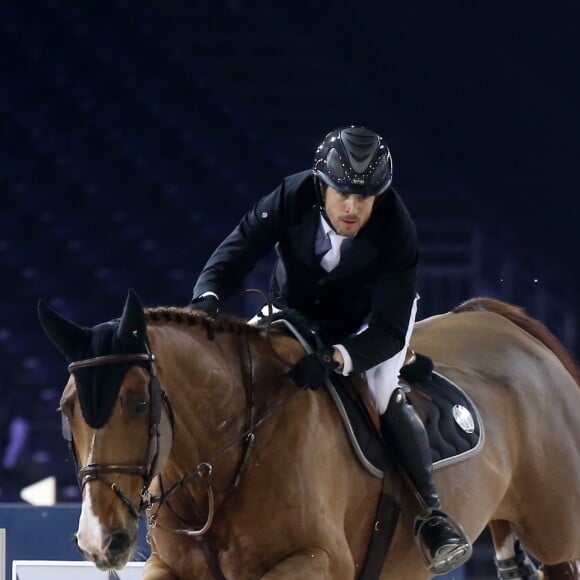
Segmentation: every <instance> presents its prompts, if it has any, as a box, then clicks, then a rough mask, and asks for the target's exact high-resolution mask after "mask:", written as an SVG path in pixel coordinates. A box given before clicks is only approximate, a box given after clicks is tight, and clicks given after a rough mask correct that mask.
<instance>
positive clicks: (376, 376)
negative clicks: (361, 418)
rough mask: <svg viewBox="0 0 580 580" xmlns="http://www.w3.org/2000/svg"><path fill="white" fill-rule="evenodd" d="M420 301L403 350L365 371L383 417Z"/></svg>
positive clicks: (264, 310) (254, 320)
mask: <svg viewBox="0 0 580 580" xmlns="http://www.w3.org/2000/svg"><path fill="white" fill-rule="evenodd" d="M418 300H419V295H417V296H416V298H415V300H414V301H413V306H412V307H411V315H410V317H409V325H408V326H407V334H406V335H405V345H404V346H403V348H402V349H401V350H400V351H399V352H398V353H397V354H395V355H393V356H392V357H391V358H388V359H387V360H385V361H383V362H382V363H379V364H378V365H376V366H374V367H372V368H370V369H368V370H367V371H365V375H366V379H367V383H368V386H369V392H370V394H371V398H372V400H373V403H374V404H375V408H376V409H377V411H378V412H379V414H380V415H382V414H383V413H384V412H385V411H386V410H387V406H388V405H389V401H390V400H391V395H392V394H393V392H394V391H395V389H396V388H397V387H398V386H399V372H400V370H401V367H402V366H403V364H404V363H405V356H406V354H407V348H408V346H409V342H410V340H411V334H412V333H413V326H414V324H415V316H416V315H417V301H418ZM272 311H273V312H279V308H275V307H272ZM261 312H262V316H267V315H268V307H267V306H264V307H263V308H262V309H261ZM260 320H262V317H260V316H259V314H256V315H255V316H253V317H252V318H250V320H248V324H252V325H255V324H257V323H258V322H259V321H260ZM366 328H367V325H366V324H365V325H364V326H363V327H362V328H361V329H360V330H359V331H358V333H357V334H360V333H361V332H362V331H363V330H366Z"/></svg>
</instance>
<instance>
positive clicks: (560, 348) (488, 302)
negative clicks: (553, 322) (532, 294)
mask: <svg viewBox="0 0 580 580" xmlns="http://www.w3.org/2000/svg"><path fill="white" fill-rule="evenodd" d="M474 311H485V312H495V313H496V314H499V315H500V316H503V317H504V318H507V319H508V320H510V321H511V322H513V323H514V324H516V325H517V326H519V327H520V328H521V329H522V330H524V331H525V332H527V333H528V334H530V335H531V336H533V337H534V338H536V339H537V340H539V341H540V342H541V343H543V344H544V345H546V347H548V348H549V349H550V350H551V351H552V352H553V353H554V354H555V355H556V356H557V357H558V359H560V362H561V363H562V364H563V365H564V368H565V369H566V370H567V371H568V372H569V373H570V374H571V375H572V377H573V378H574V380H575V381H576V384H577V385H578V386H580V369H579V368H578V366H577V365H576V363H575V362H574V360H573V359H572V356H571V355H570V353H569V352H568V351H567V350H566V347H565V346H564V345H563V344H562V343H561V342H560V341H559V340H558V339H557V338H556V337H555V336H554V335H553V334H552V332H550V330H548V328H547V327H546V326H545V325H544V324H543V323H541V322H540V321H539V320H536V319H535V318H532V317H531V316H530V315H529V314H528V313H527V312H526V311H525V310H524V309H523V308H520V307H519V306H514V305H513V304H507V303H506V302H502V301H501V300H496V299H495V298H472V299H471V300H468V301H467V302H464V303H463V304H460V305H459V306H457V307H456V308H454V309H453V310H452V312H454V313H456V314H457V313H459V312H474Z"/></svg>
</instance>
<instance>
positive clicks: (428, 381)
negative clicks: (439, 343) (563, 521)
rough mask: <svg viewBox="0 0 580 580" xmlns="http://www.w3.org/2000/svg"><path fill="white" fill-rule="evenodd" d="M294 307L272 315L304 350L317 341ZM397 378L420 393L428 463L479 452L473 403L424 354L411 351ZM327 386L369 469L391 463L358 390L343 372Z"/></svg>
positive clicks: (317, 344) (379, 471)
mask: <svg viewBox="0 0 580 580" xmlns="http://www.w3.org/2000/svg"><path fill="white" fill-rule="evenodd" d="M293 313H294V311H288V310H285V311H282V312H281V313H279V314H278V315H276V316H275V317H274V320H275V324H276V325H280V324H281V325H284V326H285V327H286V329H287V330H288V332H290V334H292V335H293V336H294V337H296V338H297V339H298V340H299V341H300V342H301V343H302V344H303V345H304V347H305V348H306V350H307V351H310V350H316V349H317V348H319V347H320V341H319V340H318V338H317V335H316V332H315V330H314V329H313V328H312V327H310V326H309V325H308V321H306V320H305V319H303V318H301V317H300V316H298V317H296V316H294V315H293ZM400 376H401V378H402V379H403V380H404V381H405V382H406V383H407V385H408V386H409V390H410V391H411V393H410V398H411V399H413V398H415V397H413V391H414V390H415V391H416V392H418V393H421V394H423V395H424V396H421V397H420V399H421V403H420V404H421V406H422V407H423V408H422V409H419V411H420V415H422V416H424V417H426V418H425V420H424V423H425V428H426V430H427V435H428V437H429V444H430V447H431V454H432V457H433V468H434V469H437V468H439V467H443V466H444V465H449V464H451V463H456V462H458V461H463V460H465V459H467V458H468V457H471V456H472V455H475V454H476V453H478V452H479V451H480V450H481V448H482V447H483V441H484V430H483V425H482V423H481V419H480V417H479V413H478V412H477V409H476V408H475V405H474V404H473V403H472V401H471V400H470V399H469V397H468V396H467V395H466V394H465V393H464V392H463V391H462V390H461V388H460V387H459V386H457V385H456V384H455V383H452V382H451V381H450V380H449V379H447V378H445V377H444V376H443V375H441V374H440V373H438V372H436V371H434V370H433V363H432V361H431V359H429V358H428V357H426V356H424V355H421V354H419V353H416V354H415V357H414V360H413V362H411V363H409V364H407V365H405V366H404V367H403V368H402V369H401V372H400ZM327 388H328V390H329V392H330V394H331V396H332V398H333V400H334V402H335V404H336V405H337V407H338V410H339V414H340V416H341V418H342V421H343V423H344V427H345V429H346V432H347V434H348V436H349V439H350V442H351V445H352V447H353V449H354V451H355V455H356V456H357V457H358V459H359V461H360V462H361V464H362V465H363V467H365V469H367V471H369V472H370V473H371V474H372V475H374V476H376V477H382V473H383V472H384V471H385V470H386V469H388V468H389V467H390V465H391V464H392V457H391V455H390V454H389V453H388V451H387V449H386V448H385V445H384V443H383V440H382V439H381V437H380V436H379V433H378V432H377V430H376V428H375V426H374V424H373V421H372V419H371V417H370V416H369V413H368V411H367V408H366V407H365V405H364V403H363V401H362V400H361V398H360V396H359V395H358V394H357V393H356V392H355V391H354V389H351V388H350V387H349V386H348V385H346V384H345V381H344V379H343V378H342V377H340V376H338V375H337V376H336V377H333V378H332V379H331V381H330V383H329V384H327Z"/></svg>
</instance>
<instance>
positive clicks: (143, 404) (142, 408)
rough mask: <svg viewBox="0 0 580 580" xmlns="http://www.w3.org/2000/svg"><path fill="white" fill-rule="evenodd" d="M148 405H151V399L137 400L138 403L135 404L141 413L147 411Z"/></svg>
mask: <svg viewBox="0 0 580 580" xmlns="http://www.w3.org/2000/svg"><path fill="white" fill-rule="evenodd" d="M148 406H149V401H145V400H144V399H142V400H140V401H137V404H136V405H135V409H136V410H137V412H138V413H141V412H143V411H145V410H146V409H147V407H148Z"/></svg>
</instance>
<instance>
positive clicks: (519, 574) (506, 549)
mask: <svg viewBox="0 0 580 580" xmlns="http://www.w3.org/2000/svg"><path fill="white" fill-rule="evenodd" d="M489 529H490V531H491V539H492V541H493V548H494V551H495V565H496V568H497V576H498V578H500V580H501V579H506V580H507V579H508V578H513V579H516V580H517V579H520V578H521V579H523V580H540V579H541V578H543V576H542V574H541V572H539V571H538V569H537V568H536V567H535V565H534V563H533V562H532V561H531V560H530V559H529V558H528V556H527V554H526V552H525V551H524V550H523V549H522V548H521V547H520V543H519V541H518V539H517V536H516V535H515V534H514V531H513V529H512V525H511V524H510V522H508V521H506V520H494V521H491V522H490V523H489Z"/></svg>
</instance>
